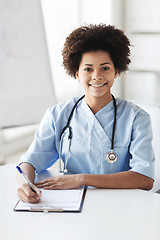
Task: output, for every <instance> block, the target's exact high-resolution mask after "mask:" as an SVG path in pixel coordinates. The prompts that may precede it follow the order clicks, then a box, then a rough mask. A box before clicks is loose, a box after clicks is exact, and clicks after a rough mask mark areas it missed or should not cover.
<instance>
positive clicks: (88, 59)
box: [76, 50, 118, 103]
mask: <svg viewBox="0 0 160 240" xmlns="http://www.w3.org/2000/svg"><path fill="white" fill-rule="evenodd" d="M117 75H118V71H116V69H115V68H114V63H113V62H112V59H111V58H110V55H109V53H108V52H105V51H101V50H98V51H93V52H87V53H84V54H83V55H82V59H81V62H80V65H79V70H78V71H77V73H76V78H77V79H78V81H79V82H80V83H81V85H82V87H83V88H84V90H85V98H86V99H87V101H93V100H101V101H104V102H106V103H107V102H109V101H111V100H112V97H111V92H110V90H111V87H112V85H113V83H114V79H115V78H116V77H117Z"/></svg>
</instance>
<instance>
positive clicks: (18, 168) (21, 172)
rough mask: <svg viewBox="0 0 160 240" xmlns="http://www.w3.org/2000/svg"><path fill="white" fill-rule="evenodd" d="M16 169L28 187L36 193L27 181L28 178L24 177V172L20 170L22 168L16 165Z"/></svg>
mask: <svg viewBox="0 0 160 240" xmlns="http://www.w3.org/2000/svg"><path fill="white" fill-rule="evenodd" d="M16 168H17V170H18V171H19V173H20V174H21V175H22V176H23V178H24V180H25V181H26V183H27V184H28V185H29V187H30V189H31V190H32V191H33V192H35V193H36V191H35V190H34V188H33V186H32V183H31V182H30V181H29V179H28V178H27V177H26V175H25V174H24V172H23V171H22V169H21V168H20V167H19V166H16Z"/></svg>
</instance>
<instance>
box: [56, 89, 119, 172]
mask: <svg viewBox="0 0 160 240" xmlns="http://www.w3.org/2000/svg"><path fill="white" fill-rule="evenodd" d="M111 95H112V94H111ZM84 97H85V95H83V96H82V97H80V98H79V99H78V100H77V102H76V103H75V105H74V106H73V108H72V110H71V112H70V115H69V117H68V121H67V124H66V126H65V127H64V128H63V129H62V131H61V134H60V150H59V169H60V172H62V173H64V172H67V169H66V167H67V163H68V158H69V150H70V145H71V139H72V128H71V126H70V122H71V118H72V116H73V112H74V110H75V108H76V107H77V105H78V103H79V102H80V101H81V100H82V99H83V98H84ZM112 99H113V104H114V121H113V130H112V140H111V152H109V153H108V154H109V155H110V154H111V153H113V149H114V136H115V128H116V116H117V105H116V99H115V97H114V96H113V95H112ZM67 128H68V130H69V134H68V141H69V142H68V152H67V158H66V162H65V163H64V167H63V171H62V167H61V161H62V158H61V152H62V136H63V134H64V132H65V131H66V129H67ZM108 154H107V155H108ZM113 154H114V155H115V157H116V159H117V156H116V154H115V153H113ZM107 161H108V160H107ZM115 161H116V160H115ZM108 162H110V163H113V162H114V161H113V162H112V160H111V161H110V160H109V161H108Z"/></svg>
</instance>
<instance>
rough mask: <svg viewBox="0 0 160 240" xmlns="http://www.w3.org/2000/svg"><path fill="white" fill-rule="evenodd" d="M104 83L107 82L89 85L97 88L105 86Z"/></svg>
mask: <svg viewBox="0 0 160 240" xmlns="http://www.w3.org/2000/svg"><path fill="white" fill-rule="evenodd" d="M106 84H108V82H106V83H103V84H89V86H92V87H96V88H99V87H103V86H105V85H106Z"/></svg>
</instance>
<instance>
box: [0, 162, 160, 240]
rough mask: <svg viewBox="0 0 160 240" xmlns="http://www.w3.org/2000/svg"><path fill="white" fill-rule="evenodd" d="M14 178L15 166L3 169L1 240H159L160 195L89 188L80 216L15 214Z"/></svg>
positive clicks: (0, 177) (0, 182)
mask: <svg viewBox="0 0 160 240" xmlns="http://www.w3.org/2000/svg"><path fill="white" fill-rule="evenodd" d="M47 174H49V173H48V172H47V171H46V173H45V174H44V177H45V176H47ZM15 176H16V169H15V164H10V165H6V166H2V167H0V191H1V192H0V206H1V207H0V239H1V240H28V239H30V240H32V239H35V240H42V239H43V240H45V239H47V240H49V239H55V240H64V239H65V240H79V239H81V240H83V239H85V240H88V239H91V240H97V239H98V240H107V239H108V240H121V239H122V240H143V239H144V240H159V239H160V194H156V193H153V192H147V191H142V190H108V189H88V190H87V193H86V197H85V201H84V205H83V209H82V212H81V213H35V212H14V211H13V207H14V205H15V203H16V202H17V200H18V199H17V196H16V180H15Z"/></svg>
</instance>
